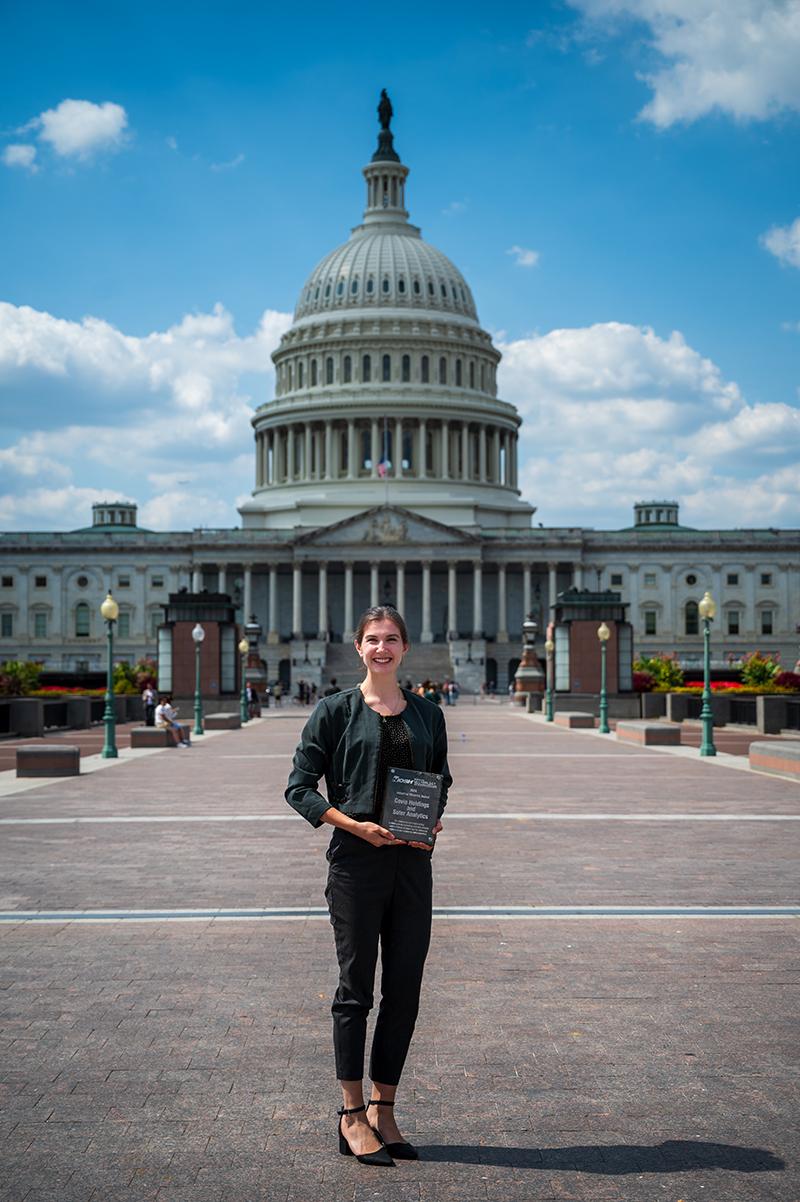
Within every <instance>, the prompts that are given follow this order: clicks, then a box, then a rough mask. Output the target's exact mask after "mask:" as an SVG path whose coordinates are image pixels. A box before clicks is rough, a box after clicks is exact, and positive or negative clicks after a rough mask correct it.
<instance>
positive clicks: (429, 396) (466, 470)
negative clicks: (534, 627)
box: [240, 97, 533, 529]
mask: <svg viewBox="0 0 800 1202" xmlns="http://www.w3.org/2000/svg"><path fill="white" fill-rule="evenodd" d="M379 113H380V119H381V130H380V133H379V138H378V148H377V150H376V151H375V154H374V155H373V156H372V160H371V161H370V162H369V163H368V165H367V166H366V167H364V168H363V175H364V179H365V181H366V188H367V204H366V208H365V210H364V215H363V220H362V222H361V224H360V225H358V226H356V227H355V228H354V229H353V230H352V232H351V234H350V238H349V239H348V241H347V242H345V243H343V244H342V245H341V246H338V247H337V248H336V249H335V250H332V251H330V252H329V253H328V254H327V255H325V256H324V258H322V259H321V260H320V261H319V263H318V264H317V266H316V267H315V268H314V270H313V271H312V272H311V274H310V276H309V277H308V279H307V280H306V282H305V284H304V285H303V288H302V290H301V292H300V296H299V299H298V302H297V306H296V308H295V312H294V320H293V323H292V326H291V328H290V329H289V330H287V332H286V333H285V334H284V336H283V338H282V339H281V343H280V346H279V347H278V349H277V350H276V351H275V352H274V353H273V356H272V358H273V362H274V364H275V398H274V399H273V400H271V401H269V402H267V403H266V404H264V405H261V406H260V407H259V408H258V410H257V411H256V413H255V415H254V417H253V425H254V427H255V432H256V487H255V490H254V492H253V497H252V499H251V500H250V501H248V502H247V503H246V504H245V505H244V506H243V507H242V508H241V510H240V512H241V514H242V520H243V524H244V525H245V526H249V527H256V528H257V527H261V528H265V527H266V528H280V527H282V528H294V527H302V526H320V525H325V524H329V523H331V522H334V521H338V520H341V519H343V518H346V517H349V516H352V515H353V514H355V513H359V512H362V511H363V510H365V509H367V508H369V507H371V506H374V505H376V504H379V503H383V504H386V503H387V502H391V503H393V504H396V505H402V506H405V507H409V508H412V509H413V510H414V511H415V512H419V513H422V514H424V515H425V516H428V517H432V518H435V519H437V520H439V521H442V522H447V523H448V524H451V525H457V526H461V527H466V528H473V529H474V528H477V527H487V526H489V527H492V526H496V527H498V528H508V526H520V525H521V526H526V527H527V526H529V525H530V516H531V514H532V512H533V511H532V509H531V507H530V506H529V505H528V504H527V503H526V502H523V501H522V500H521V499H520V496H519V491H518V488H517V468H516V462H517V452H516V443H517V430H518V427H519V425H520V419H519V416H518V414H517V411H516V409H515V408H514V406H513V405H510V404H508V403H507V402H505V401H502V400H499V399H498V397H497V374H496V373H497V365H498V363H499V361H500V354H499V352H498V351H497V350H496V349H495V347H494V346H493V345H492V340H491V338H490V336H489V334H487V333H486V331H485V330H483V329H482V328H481V325H480V323H479V321H478V314H477V310H476V308H475V302H474V299H473V297H472V293H471V291H470V289H469V285H468V284H467V282H466V280H465V279H464V277H463V275H462V274H461V272H460V271H459V270H458V268H457V267H456V266H455V265H454V264H453V263H452V262H451V261H450V259H448V257H447V256H446V255H445V254H443V253H442V252H441V251H440V250H438V249H437V248H436V247H434V246H431V245H430V244H429V243H428V242H425V241H424V240H423V238H422V237H421V234H420V230H419V228H418V227H417V226H415V225H412V224H411V223H410V222H409V220H408V216H409V215H408V211H407V209H406V200H405V190H406V180H407V177H408V172H409V169H408V167H406V166H405V165H404V164H403V163H402V162H401V161H400V159H399V156H398V154H397V152H396V151H395V149H394V145H393V134H392V131H391V129H390V127H389V122H390V118H391V115H392V113H391V105H390V104H389V101H388V97H386V98H385V100H384V101H382V107H381V108H380V109H379Z"/></svg>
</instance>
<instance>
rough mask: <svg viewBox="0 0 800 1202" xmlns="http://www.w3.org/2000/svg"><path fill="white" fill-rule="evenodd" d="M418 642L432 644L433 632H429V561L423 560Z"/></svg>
mask: <svg viewBox="0 0 800 1202" xmlns="http://www.w3.org/2000/svg"><path fill="white" fill-rule="evenodd" d="M420 642H421V643H432V642H433V631H432V630H431V561H430V560H429V559H423V561H422V633H421V634H420Z"/></svg>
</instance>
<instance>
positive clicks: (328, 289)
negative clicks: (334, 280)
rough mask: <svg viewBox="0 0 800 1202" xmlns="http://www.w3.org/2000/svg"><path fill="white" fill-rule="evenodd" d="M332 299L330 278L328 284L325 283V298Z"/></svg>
mask: <svg viewBox="0 0 800 1202" xmlns="http://www.w3.org/2000/svg"><path fill="white" fill-rule="evenodd" d="M330 299H331V282H330V280H328V282H327V284H326V285H325V300H330Z"/></svg>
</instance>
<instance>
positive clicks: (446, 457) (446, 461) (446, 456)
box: [442, 421, 450, 480]
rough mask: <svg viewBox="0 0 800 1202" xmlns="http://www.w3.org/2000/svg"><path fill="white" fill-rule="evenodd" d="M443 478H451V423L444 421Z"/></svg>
mask: <svg viewBox="0 0 800 1202" xmlns="http://www.w3.org/2000/svg"><path fill="white" fill-rule="evenodd" d="M442 479H443V480H449V479H450V423H449V422H448V421H443V422H442Z"/></svg>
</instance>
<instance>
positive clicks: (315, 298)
mask: <svg viewBox="0 0 800 1202" xmlns="http://www.w3.org/2000/svg"><path fill="white" fill-rule="evenodd" d="M314 300H315V301H318V300H319V284H317V286H316V288H315V289H314Z"/></svg>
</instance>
